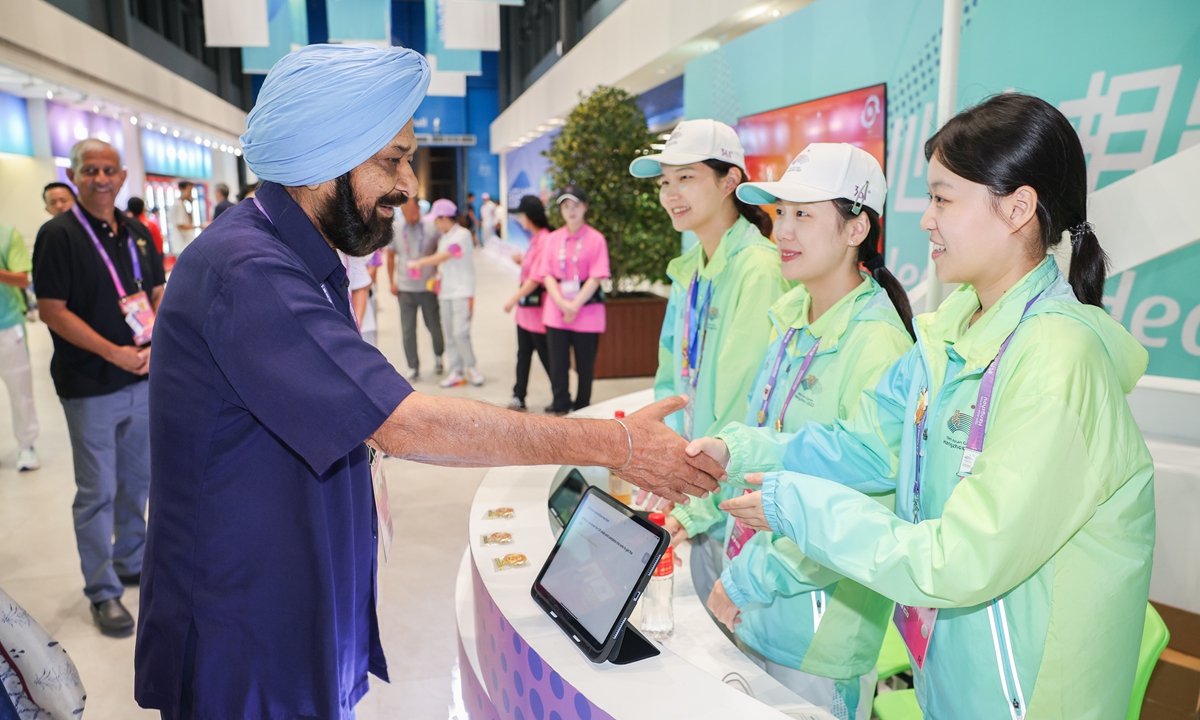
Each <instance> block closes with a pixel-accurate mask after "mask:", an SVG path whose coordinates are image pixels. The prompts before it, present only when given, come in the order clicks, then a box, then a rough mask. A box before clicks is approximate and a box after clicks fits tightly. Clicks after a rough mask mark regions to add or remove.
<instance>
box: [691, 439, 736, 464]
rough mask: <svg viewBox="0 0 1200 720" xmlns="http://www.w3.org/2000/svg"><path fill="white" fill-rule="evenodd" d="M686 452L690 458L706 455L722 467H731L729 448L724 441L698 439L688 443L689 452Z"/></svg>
mask: <svg viewBox="0 0 1200 720" xmlns="http://www.w3.org/2000/svg"><path fill="white" fill-rule="evenodd" d="M684 452H686V453H687V454H688V457H693V458H694V457H696V456H698V455H699V454H700V453H704V454H705V455H707V456H709V457H710V458H712V459H713V460H715V461H716V463H717V464H718V465H720V466H721V467H729V447H728V446H727V445H725V441H724V440H719V439H717V438H711V437H704V438H698V439H696V440H693V441H691V442H690V443H688V446H687V450H685V451H684Z"/></svg>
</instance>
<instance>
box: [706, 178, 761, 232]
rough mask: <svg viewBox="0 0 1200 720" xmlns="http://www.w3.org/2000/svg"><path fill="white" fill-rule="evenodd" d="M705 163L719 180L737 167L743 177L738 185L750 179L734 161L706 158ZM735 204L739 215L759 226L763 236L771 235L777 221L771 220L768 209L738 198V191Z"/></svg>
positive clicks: (734, 197)
mask: <svg viewBox="0 0 1200 720" xmlns="http://www.w3.org/2000/svg"><path fill="white" fill-rule="evenodd" d="M704 164H705V165H707V166H709V167H710V168H712V170H713V172H715V173H716V174H717V180H720V179H721V178H723V177H725V176H726V175H728V174H729V171H730V170H732V169H733V168H737V170H738V172H739V173H741V176H742V179H741V180H740V181H739V182H738V185H741V184H742V183H744V182H747V181H748V180H749V178H748V177H746V173H745V172H744V171H743V170H742V169H741V168H740V167H738V166H737V165H734V164H733V163H727V162H722V161H720V160H705V161H704ZM733 206H734V207H736V208H737V211H738V214H739V215H741V216H742V217H744V218H746V219H747V220H749V221H750V222H751V223H752V224H753V225H754V226H756V227H757V228H758V231H759V232H760V233H762V236H763V237H771V233H772V232H773V231H774V230H775V223H774V222H773V221H772V220H771V216H770V215H768V214H767V211H766V210H763V209H762V208H760V207H759V206H757V205H751V204H749V203H745V202H742V201H741V200H740V199H739V198H738V196H737V193H736V192H735V193H734V194H733Z"/></svg>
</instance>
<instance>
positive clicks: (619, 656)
mask: <svg viewBox="0 0 1200 720" xmlns="http://www.w3.org/2000/svg"><path fill="white" fill-rule="evenodd" d="M658 654H659V651H658V648H656V647H654V643H652V642H650V641H649V640H647V639H646V638H645V637H644V636H643V635H642V634H641V633H640V632H638V630H637V628H635V627H634V626H632V625H630V624H629V623H628V622H626V623H625V627H623V628H621V637H620V638H618V639H617V644H616V645H613V649H612V650H611V651H609V653H608V662H610V663H612V664H613V665H628V664H630V663H635V662H637V661H638V660H645V659H646V658H652V657H654V656H655V655H658Z"/></svg>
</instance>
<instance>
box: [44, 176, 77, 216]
mask: <svg viewBox="0 0 1200 720" xmlns="http://www.w3.org/2000/svg"><path fill="white" fill-rule="evenodd" d="M42 202H44V203H46V212H48V213H50V217H58V216H59V215H62V214H63V213H65V212H66V211H68V210H70V209H71V206H72V205H74V204H75V191H74V190H72V189H71V186H70V185H68V184H66V183H61V182H52V183H50V184H49V185H47V186H46V187H44V188H43V189H42Z"/></svg>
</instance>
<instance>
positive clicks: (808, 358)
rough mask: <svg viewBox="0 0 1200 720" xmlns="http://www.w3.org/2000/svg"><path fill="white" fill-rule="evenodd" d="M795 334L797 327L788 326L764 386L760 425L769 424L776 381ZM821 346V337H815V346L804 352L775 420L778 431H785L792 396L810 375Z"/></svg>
mask: <svg viewBox="0 0 1200 720" xmlns="http://www.w3.org/2000/svg"><path fill="white" fill-rule="evenodd" d="M795 336H796V328H788V331H787V332H786V333H785V334H784V336H783V343H782V344H781V345H780V347H779V354H778V355H776V356H775V365H774V367H772V368H771V377H770V378H769V379H768V380H767V386H766V387H765V388H763V400H762V408H761V409H759V411H758V426H759V427H762V426H763V425H766V424H767V410H768V409H769V407H770V405H771V395H772V394H773V393H774V392H775V381H776V380H777V379H778V377H779V366H780V365H781V364H782V363H783V358H784V357H785V356H786V355H787V349H788V345H789V344H790V343H791V342H792V338H793V337H795ZM820 346H821V339H820V338H813V346H812V347H811V348H809V350H808V352H807V353H805V354H804V362H803V363H801V365H800V372H799V373H797V374H796V378H795V379H794V380H792V388H791V390H790V391H788V394H787V397H786V398H784V399H783V407H782V408H780V410H779V418H778V419H777V420H776V421H775V431H776V432H783V418H784V416H785V415H787V410H788V406H789V405H791V404H792V398H794V397H796V393H797V392H798V391H799V390H800V385H802V384H803V383H804V377H805V376H806V375H808V368H809V366H810V365H812V361H813V358H815V357H816V356H817V348H818V347H820Z"/></svg>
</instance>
